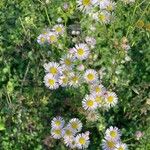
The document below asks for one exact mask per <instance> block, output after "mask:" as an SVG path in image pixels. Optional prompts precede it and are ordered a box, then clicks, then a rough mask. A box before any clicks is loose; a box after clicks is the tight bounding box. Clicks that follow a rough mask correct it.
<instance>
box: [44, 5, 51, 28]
mask: <svg viewBox="0 0 150 150" xmlns="http://www.w3.org/2000/svg"><path fill="white" fill-rule="evenodd" d="M44 10H45V13H46V17H47V20H48V23H49V25H50V26H51V21H50V18H49V15H48V11H47V8H46V6H45V7H44Z"/></svg>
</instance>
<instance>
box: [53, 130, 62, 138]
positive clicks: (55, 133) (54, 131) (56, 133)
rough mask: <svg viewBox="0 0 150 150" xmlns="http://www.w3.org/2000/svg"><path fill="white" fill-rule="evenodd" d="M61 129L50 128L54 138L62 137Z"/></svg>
mask: <svg viewBox="0 0 150 150" xmlns="http://www.w3.org/2000/svg"><path fill="white" fill-rule="evenodd" d="M62 131H63V129H55V128H52V129H51V135H52V137H53V138H54V139H60V138H61V137H62Z"/></svg>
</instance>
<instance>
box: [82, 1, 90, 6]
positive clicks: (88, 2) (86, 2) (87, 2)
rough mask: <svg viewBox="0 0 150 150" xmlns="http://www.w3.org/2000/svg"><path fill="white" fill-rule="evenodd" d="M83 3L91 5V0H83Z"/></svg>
mask: <svg viewBox="0 0 150 150" xmlns="http://www.w3.org/2000/svg"><path fill="white" fill-rule="evenodd" d="M82 4H83V5H84V6H89V5H90V4H91V0H82Z"/></svg>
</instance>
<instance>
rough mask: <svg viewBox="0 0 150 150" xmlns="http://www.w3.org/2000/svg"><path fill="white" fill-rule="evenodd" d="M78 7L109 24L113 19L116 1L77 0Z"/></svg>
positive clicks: (98, 20)
mask: <svg viewBox="0 0 150 150" xmlns="http://www.w3.org/2000/svg"><path fill="white" fill-rule="evenodd" d="M77 6H78V9H79V10H81V11H83V12H85V13H88V14H89V16H90V17H91V18H92V19H93V20H95V21H97V22H100V23H102V24H109V23H110V22H111V20H112V19H113V11H114V9H115V7H116V3H115V2H114V1H112V0H77Z"/></svg>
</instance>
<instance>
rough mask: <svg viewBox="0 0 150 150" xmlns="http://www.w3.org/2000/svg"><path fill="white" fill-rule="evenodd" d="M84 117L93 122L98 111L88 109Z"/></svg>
mask: <svg viewBox="0 0 150 150" xmlns="http://www.w3.org/2000/svg"><path fill="white" fill-rule="evenodd" d="M86 119H87V120H88V121H91V122H95V121H97V120H98V119H99V113H98V112H97V111H89V112H87V115H86Z"/></svg>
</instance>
